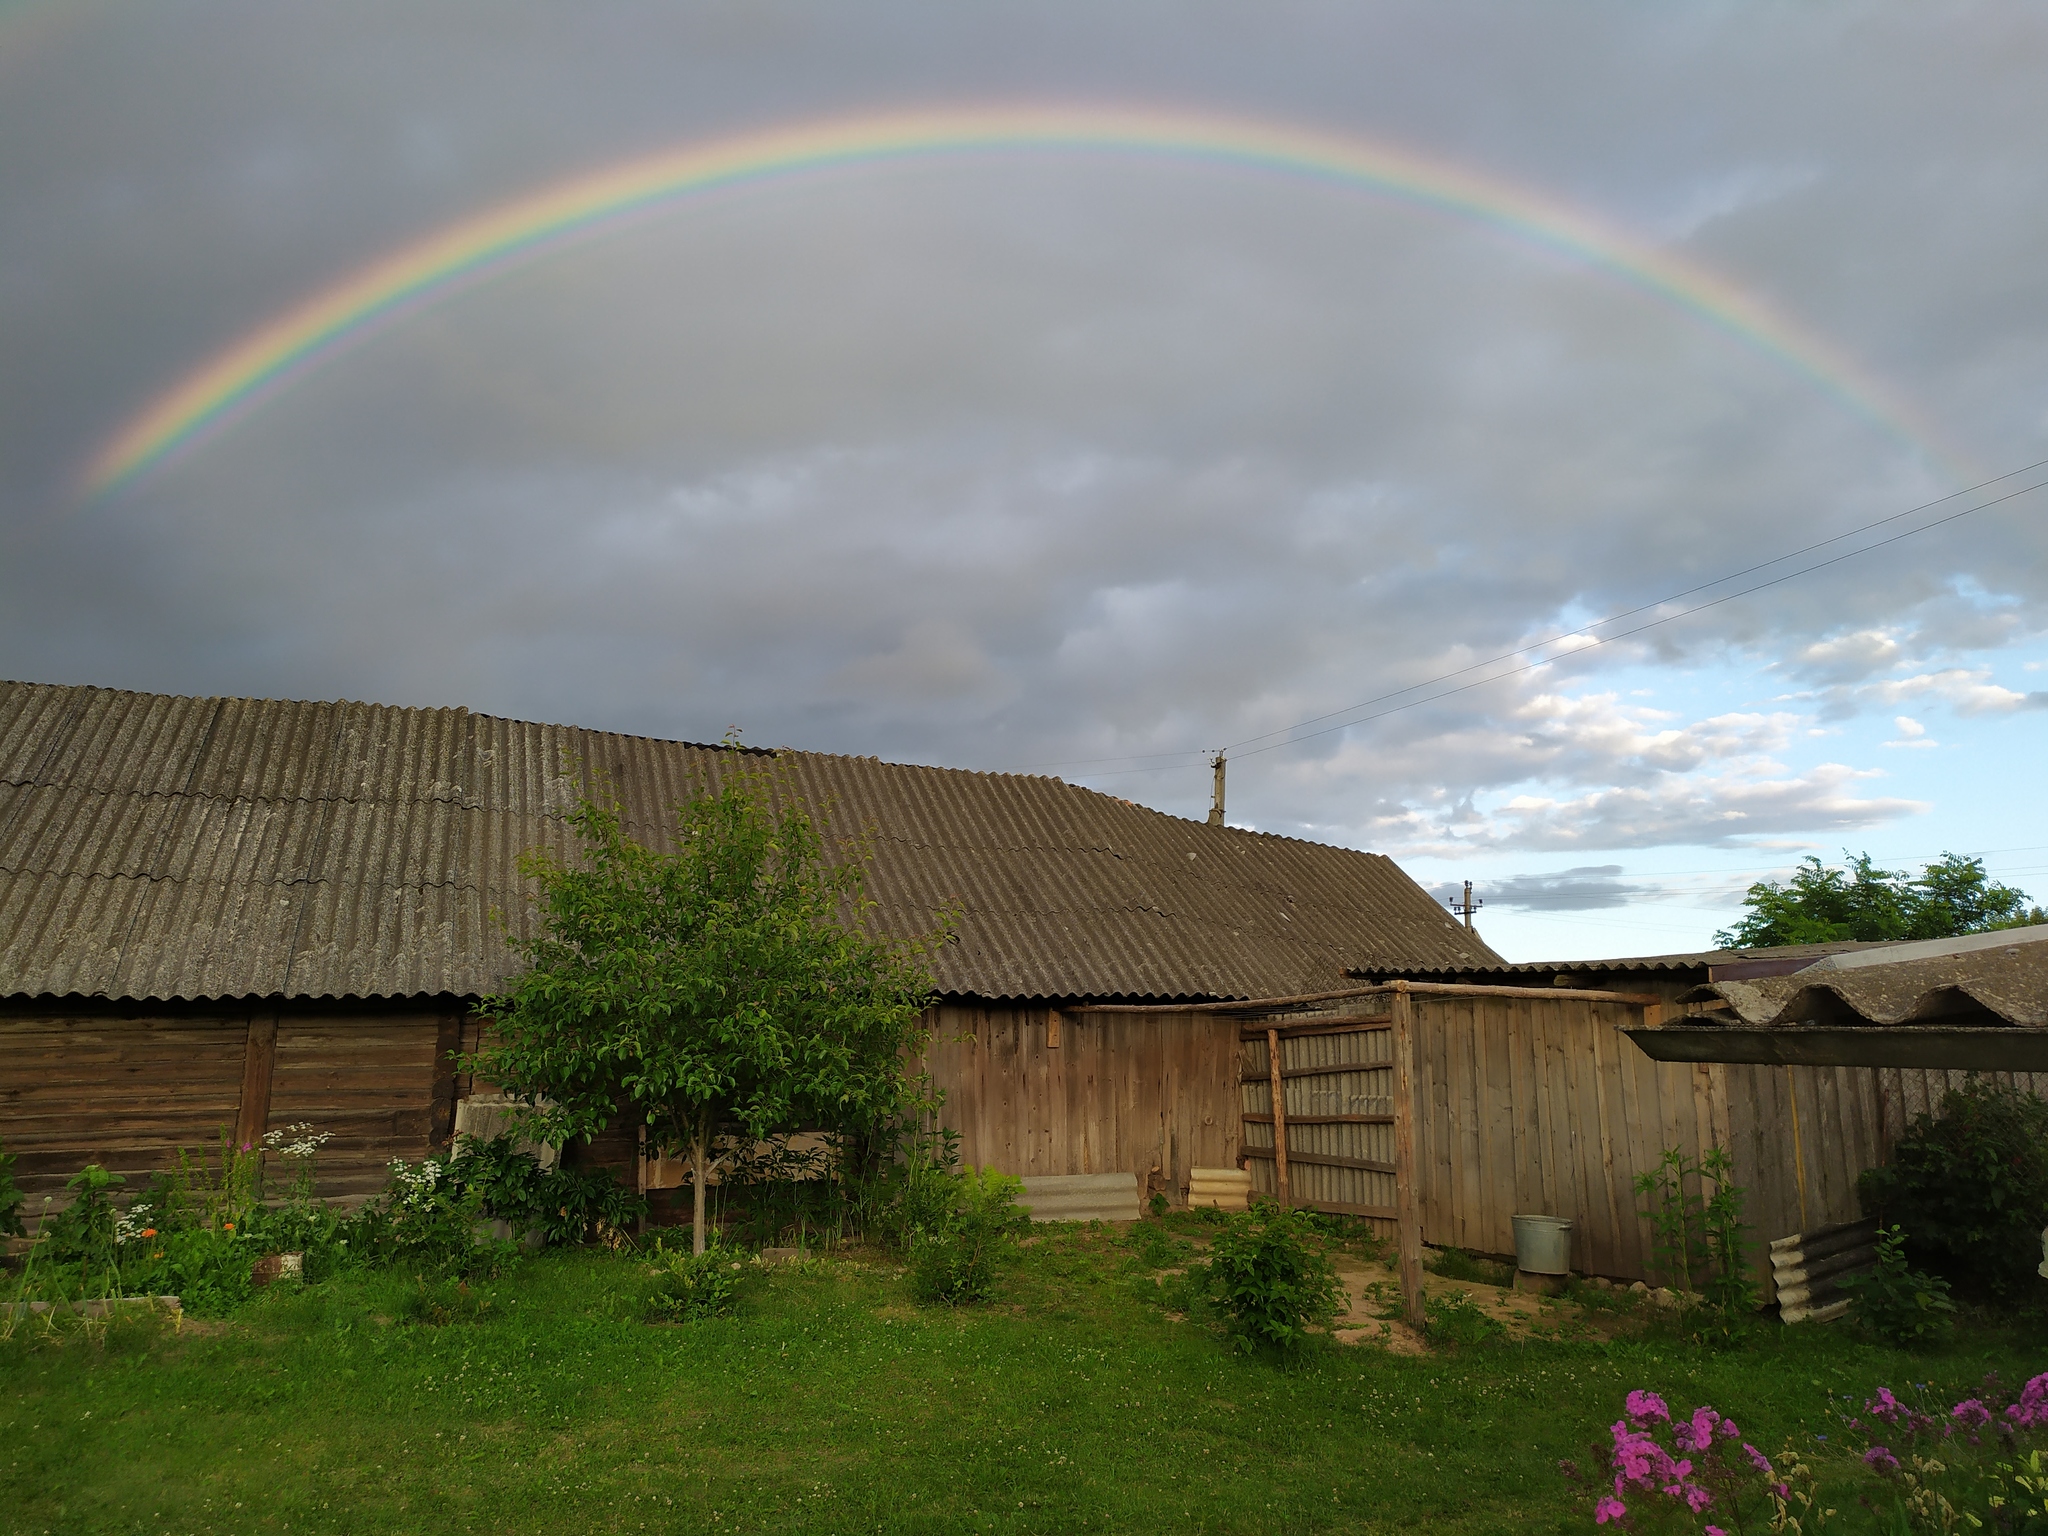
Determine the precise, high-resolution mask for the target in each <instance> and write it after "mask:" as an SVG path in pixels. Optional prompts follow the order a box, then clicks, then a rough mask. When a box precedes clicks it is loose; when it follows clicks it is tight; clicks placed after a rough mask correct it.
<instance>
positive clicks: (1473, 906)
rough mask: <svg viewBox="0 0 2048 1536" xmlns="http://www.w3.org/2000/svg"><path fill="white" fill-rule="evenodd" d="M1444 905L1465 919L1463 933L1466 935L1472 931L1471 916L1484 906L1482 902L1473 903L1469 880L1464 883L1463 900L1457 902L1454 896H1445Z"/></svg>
mask: <svg viewBox="0 0 2048 1536" xmlns="http://www.w3.org/2000/svg"><path fill="white" fill-rule="evenodd" d="M1444 904H1445V905H1446V906H1448V907H1449V908H1450V909H1451V910H1452V911H1453V912H1456V913H1458V914H1460V915H1461V916H1462V917H1463V918H1464V919H1465V931H1466V932H1467V933H1470V932H1471V931H1472V914H1473V913H1474V912H1477V911H1478V910H1479V909H1480V908H1481V907H1483V906H1485V905H1486V903H1485V901H1484V900H1480V901H1474V900H1473V899H1472V882H1471V881H1470V880H1467V881H1466V882H1465V899H1464V900H1463V901H1460V900H1458V898H1457V897H1455V896H1446V897H1445V898H1444Z"/></svg>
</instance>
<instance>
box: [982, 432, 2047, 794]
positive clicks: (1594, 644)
mask: <svg viewBox="0 0 2048 1536" xmlns="http://www.w3.org/2000/svg"><path fill="white" fill-rule="evenodd" d="M2044 467H2048V459H2039V460H2036V461H2035V462H2034V463H2032V464H2027V465H2023V466H2022V467H2020V468H2018V469H2013V470H2008V471H2007V472H2006V473H2004V474H2002V475H1994V476H1993V477H1992V478H1991V479H1989V480H1983V481H1980V482H1978V483H1977V484H1976V485H1972V486H1966V487H1965V488H1964V489H1962V490H1959V491H1952V492H1950V493H1949V494H1948V495H1946V496H1941V497H1937V498H1936V499H1935V500H1933V501H1929V502H1923V503H1921V504H1920V505H1919V506H1916V507H1909V508H1907V509H1906V510H1905V511H1903V512H1894V513H1891V514H1890V515H1888V516H1885V517H1881V518H1877V519H1874V520H1873V521H1871V522H1868V523H1864V524H1862V525H1860V526H1858V527H1855V528H1851V529H1849V530H1848V531H1847V532H1844V533H1838V534H1835V535H1833V536H1831V537H1829V538H1825V539H1821V540H1818V541H1816V542H1814V543H1812V544H1808V545H1805V546H1803V547H1802V548H1799V549H1795V550H1791V551H1788V552H1787V553H1785V554H1782V555H1777V556H1774V557H1772V558H1771V559H1769V560H1764V561H1760V562H1758V563H1757V564H1755V565H1750V566H1745V567H1744V568H1743V569H1741V570H1738V571H1731V572H1729V573H1727V574H1726V575H1723V576H1718V577H1715V578H1714V579H1713V580H1712V581H1705V582H1701V583H1699V584H1698V585H1696V586H1691V587H1687V588H1685V589H1684V590H1683V591H1679V592H1674V593H1671V594H1669V595H1667V596H1665V597H1660V598H1657V599H1655V600H1654V601H1651V602H1647V603H1640V604H1638V605H1637V606H1635V607H1633V608H1625V609H1622V610H1621V611H1620V612H1618V613H1611V614H1609V615H1607V616H1606V617H1605V618H1602V619H1596V620H1594V621H1593V622H1591V623H1589V624H1586V625H1583V626H1581V627H1580V628H1578V629H1573V630H1566V631H1564V632H1563V633H1561V634H1556V635H1552V636H1550V637H1549V638H1548V639H1544V640H1538V641H1534V642H1532V643H1531V644H1529V645H1525V646H1519V647H1517V648H1516V649H1514V650H1511V651H1504V652H1502V653H1501V654H1500V655H1498V656H1493V657H1489V658H1488V659H1486V660H1484V661H1475V662H1472V663H1470V664H1469V665H1466V666H1463V667H1458V668H1456V669H1454V670H1452V671H1449V672H1443V673H1439V674H1438V675H1436V676H1435V677H1429V678H1424V679H1422V680H1421V681H1420V682H1415V683H1410V684H1408V685H1406V686H1405V687H1401V688H1396V689H1393V690H1391V691H1389V692H1387V693H1383V694H1378V695H1376V696H1374V697H1373V698H1370V699H1364V700H1361V701H1360V702H1358V703H1356V704H1351V705H1347V706H1346V707H1345V708H1343V709H1337V710H1331V711H1329V712H1328V713H1325V714H1321V715H1314V716H1311V717H1310V718H1309V719H1307V720H1302V721H1298V722H1296V723H1295V724H1293V725H1289V726H1282V727H1280V728H1278V729H1276V730H1271V731H1261V732H1259V733H1258V734H1256V735H1252V736H1247V737H1245V738H1244V739H1243V740H1242V741H1238V742H1233V743H1232V744H1231V745H1230V746H1228V747H1226V748H1225V749H1224V750H1225V751H1227V752H1235V753H1237V754H1238V755H1239V756H1242V757H1256V756H1258V755H1260V754H1261V753H1265V752H1271V751H1275V750H1277V749H1278V748H1280V747H1285V746H1293V745H1295V744H1296V743H1298V742H1303V741H1312V740H1314V739H1315V738H1316V737H1318V736H1326V735H1329V734H1330V733H1331V732H1333V731H1339V730H1345V729H1348V728H1349V727H1351V726H1354V725H1364V724H1367V723H1368V722H1370V721H1373V720H1379V719H1383V718H1385V717H1386V716H1388V715H1392V714H1398V713H1400V712H1401V711H1402V710H1406V709H1412V708H1415V707H1416V706H1418V705H1422V704H1429V703H1434V702H1436V701H1437V700H1439V699H1447V698H1451V697H1453V696H1454V695H1456V694H1459V693H1464V692H1466V691H1468V690H1469V689H1472V688H1477V687H1480V686H1482V685H1483V684H1486V683H1491V682H1498V681H1500V680H1501V679H1503V678H1508V677H1515V676H1519V675H1520V674H1522V673H1524V672H1530V671H1534V670H1535V669H1536V668H1537V667H1542V666H1548V665H1550V664H1551V663H1552V662H1554V661H1558V660H1562V659H1565V657H1567V656H1577V655H1582V654H1584V653H1585V652H1587V651H1591V650H1597V649H1598V648H1599V647H1601V646H1603V645H1608V644H1611V643H1613V642H1614V641H1616V640H1626V639H1628V638H1629V637H1630V636H1632V635H1639V634H1642V633H1643V632H1644V631H1645V630H1650V629H1655V628H1658V627H1659V626H1661V625H1664V624H1670V623H1673V622H1675V621H1676V620H1678V619H1682V618H1686V617H1689V616H1690V615H1692V614H1695V613H1703V612H1705V611H1706V610H1707V609H1709V608H1716V607H1719V606H1720V605H1721V604H1723V603H1728V602H1733V601H1734V600H1735V599H1737V598H1740V597H1748V596H1750V595H1751V594H1753V593H1756V592H1761V591H1764V590H1766V589H1767V588H1770V587H1775V586H1780V585H1782V584H1783V583H1785V582H1788V581H1792V580H1795V579H1796V578H1798V577H1800V576H1807V575H1811V574H1812V573H1813V572H1815V571H1819V570H1825V569H1826V568H1827V567H1829V566H1831V565H1839V564H1840V563H1841V562H1843V561H1844V560H1850V559H1854V558H1855V557H1856V556H1857V555H1863V554H1868V553H1870V552H1871V551H1872V550H1877V549H1883V548H1885V547H1886V546H1887V545H1891V544H1896V543H1898V542H1899V541H1900V540H1902V539H1908V538H1912V537H1913V536H1914V535H1916V534H1921V533H1926V532H1928V531H1930V530H1931V529H1935V528H1939V527H1941V526H1943V525H1944V524H1946V523H1952V522H1956V521H1958V520H1959V519H1961V518H1965V517H1969V516H1971V515H1972V514H1974V513H1977V512H1982V511H1985V510H1987V509H1988V508H1991V507H1995V506H1999V505H2001V504H2002V503H2004V502H2007V501H2011V500H2013V499H2015V498H2016V497H2019V496H2024V495H2027V494H2028V493H2030V492H2032V491H2037V490H2040V489H2041V488H2042V487H2043V486H2044V485H2048V480H2040V481H2036V482H2035V483H2034V484H2032V485H2026V486H2022V487H2021V488H2020V489H2018V490H2016V491H2009V492H2007V493H2006V494H2005V495H2003V496H1998V497H1994V498H1992V499H1991V500H1989V501H1984V502H1979V503H1978V504H1977V505H1975V506H1971V507H1966V508H1964V509H1963V510H1962V511H1960V512H1952V513H1950V514H1949V515H1948V516H1946V517H1939V518H1936V519H1934V520H1933V521H1931V522H1927V523H1922V524H1921V525H1920V526H1918V527H1916V528H1909V529H1907V530H1906V531H1905V532H1903V533H1897V534H1893V535H1892V536H1891V537H1890V538H1886V539H1879V540H1877V541H1875V542H1874V543H1870V544H1865V545H1862V546H1859V547H1858V548H1856V549H1852V550H1848V551H1845V552H1844V553H1842V554H1840V555H1835V556H1832V557H1830V558H1829V559H1826V560H1818V561H1815V562H1814V563H1813V564H1811V565H1807V566H1802V567H1801V568H1800V569H1798V570H1796V571H1790V572H1787V573H1786V574H1785V575H1783V576H1776V577H1773V578H1771V579H1770V580H1768V581H1761V582H1757V583H1755V584H1753V585H1751V586H1748V587H1744V588H1742V589H1741V590H1740V591H1737V592H1728V593H1724V594H1723V595H1721V596H1720V597H1717V598H1713V599H1711V600H1709V601H1707V602H1704V603H1696V604H1694V605H1693V606H1692V607H1690V608H1685V609H1681V610H1680V611H1679V612H1677V613H1672V614H1666V615H1664V616H1663V617H1661V618H1658V619H1653V620H1651V621H1650V622H1649V623H1646V624H1639V625H1637V626H1635V627H1634V628H1633V629H1627V630H1623V631H1621V632H1620V633H1617V634H1612V635H1605V636H1602V637H1600V638H1599V639H1596V640H1592V641H1591V642H1590V643H1589V644H1586V645H1582V646H1577V647H1574V648H1573V649H1572V650H1570V651H1568V652H1564V653H1560V654H1559V655H1554V656H1547V657H1543V658H1541V659H1539V660H1537V661H1532V662H1528V663H1525V664H1524V665H1522V666H1519V667H1511V668H1509V669H1507V670H1506V671H1502V672H1495V673H1492V674H1490V675H1488V676H1486V677H1483V678H1477V679H1475V680H1474V681H1472V682H1470V683H1466V684H1463V685H1461V686H1459V687H1457V688H1448V689H1445V690H1443V691H1442V692H1440V693H1434V694H1431V695H1429V696H1428V697H1426V698H1420V699H1411V700H1409V701H1408V702H1407V703H1404V704H1397V705H1395V706H1394V707H1393V708H1391V709H1383V710H1379V711H1376V712H1375V713H1373V714H1369V715H1356V711H1358V710H1361V709H1369V708H1370V707H1371V706H1372V705H1374V704H1379V703H1384V702H1385V701H1387V700H1389V699H1398V698H1400V697H1401V695H1403V694H1406V693H1414V692H1416V691H1418V690H1420V689H1424V688H1432V687H1435V686H1436V685H1437V684H1439V683H1446V682H1449V681H1451V680H1452V679H1454V678H1459V677H1464V676H1466V675H1467V674H1469V673H1472V672H1477V671H1480V670H1482V669H1484V668H1487V667H1492V666H1497V665H1498V664H1499V663H1501V662H1503V661H1512V660H1514V659H1515V658H1516V657H1517V656H1526V655H1528V654H1529V653H1530V652H1532V651H1537V650H1542V649H1545V648H1547V647H1549V646H1553V645H1557V644H1559V643H1560V642H1562V641H1566V640H1571V639H1574V638H1576V637H1579V636H1582V635H1585V636H1590V635H1592V633H1593V632H1594V631H1595V630H1599V629H1604V628H1605V627H1606V626H1608V625H1610V624H1614V623H1618V622H1620V621H1621V620H1623V619H1627V618H1632V617H1634V616H1635V615H1636V614H1639V613H1647V612H1649V611H1651V610H1653V609H1656V608H1661V607H1663V606H1665V605H1666V604H1669V603H1674V602H1677V601H1678V600H1679V599H1681V598H1685V597H1690V596H1692V595H1693V594H1694V593H1697V592H1705V591H1708V590H1710V589H1711V588H1714V587H1718V586H1724V585H1726V584H1727V583H1728V582H1731V581H1739V580H1741V579H1742V578H1743V577H1744V576H1749V575H1754V574H1755V573H1756V572H1758V571H1763V570H1768V569H1769V568H1770V567H1772V566H1774V565H1782V564H1784V563H1785V562H1786V561H1787V560H1796V559H1798V558H1799V557H1800V556H1801V555H1808V554H1812V553H1813V552H1814V551H1815V550H1819V549H1826V548H1828V547H1829V546H1830V545H1834V544H1840V543H1842V542H1843V541H1844V540H1846V539H1853V538H1856V537H1858V536H1860V535H1862V534H1866V533H1870V532H1873V531H1874V530H1876V529H1879V528H1883V527H1887V526H1889V525H1891V524H1893V523H1897V522H1899V521H1901V520H1903V519H1905V518H1909V517H1914V516H1917V515H1919V514H1920V513H1923V512H1931V511H1933V510H1934V509H1935V508H1937V507H1940V506H1944V505H1946V504H1947V503H1949V502H1952V501H1954V500H1956V499H1957V498H1958V497H1962V496H1970V495H1974V494H1976V493H1977V492H1978V491H1981V490H1985V489H1987V488H1988V487H1991V486H1995V485H1999V484H2001V483H2003V482H2005V481H2008V480H2011V479H2013V478H2014V477H2016V476H2019V475H2024V474H2029V473H2032V472H2033V471H2035V470H2038V469H2041V468H2044ZM1353 715H1356V718H1349V719H1344V720H1341V721H1339V723H1338V724H1336V725H1332V726H1328V727H1325V728H1324V729H1323V730H1320V731H1309V732H1308V733H1307V734H1305V735H1295V734H1293V733H1294V732H1296V731H1300V730H1302V729H1303V727H1305V726H1311V725H1319V724H1321V723H1322V722H1323V721H1325V720H1337V719H1338V717H1339V716H1353ZM1272 736H1278V737H1281V738H1282V739H1281V740H1278V741H1272V742H1268V743H1267V745H1265V746H1261V747H1254V746H1251V743H1253V742H1259V741H1266V739H1267V738H1268V737H1272ZM1245 748H1249V750H1241V749H1245ZM1202 750H1203V749H1196V748H1189V749H1187V750H1185V751H1181V752H1148V753H1126V754H1124V755H1122V756H1119V757H1097V758H1069V759H1064V760H1062V761H1059V762H1047V763H1035V764H1030V765H1027V766H1026V767H1024V768H1017V769H1012V770H1009V771H1011V772H1026V771H1029V769H1030V768H1069V767H1071V768H1082V767H1092V766H1093V765H1095V764H1097V763H1117V762H1125V763H1136V762H1149V761H1152V760H1154V759H1160V758H1191V757H1193V758H1199V757H1200V756H1201V755H1202ZM1188 766H1191V765H1190V764H1188V763H1185V762H1164V763H1160V764H1159V765H1158V766H1157V767H1151V768H1127V769H1119V770H1117V771H1115V772H1113V773H1104V774H1091V775H1090V777H1091V778H1128V777H1130V776H1131V775H1132V774H1138V773H1162V772H1168V771H1171V770H1173V769H1176V768H1183V767H1188Z"/></svg>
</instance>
